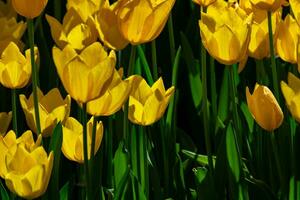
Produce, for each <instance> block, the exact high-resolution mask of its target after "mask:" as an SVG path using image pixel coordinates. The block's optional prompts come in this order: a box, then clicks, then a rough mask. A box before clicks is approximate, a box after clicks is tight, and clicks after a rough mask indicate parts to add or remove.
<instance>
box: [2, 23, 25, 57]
mask: <svg viewBox="0 0 300 200" xmlns="http://www.w3.org/2000/svg"><path fill="white" fill-rule="evenodd" d="M0 30H1V34H0V54H2V52H3V50H4V49H5V48H6V47H7V45H8V44H9V43H10V42H14V43H16V44H17V45H18V46H19V47H20V48H22V47H23V46H24V45H23V43H22V42H21V40H20V39H21V37H22V36H23V34H24V32H25V30H26V23H24V22H23V21H20V22H17V21H16V19H15V18H14V17H12V18H6V17H0Z"/></svg>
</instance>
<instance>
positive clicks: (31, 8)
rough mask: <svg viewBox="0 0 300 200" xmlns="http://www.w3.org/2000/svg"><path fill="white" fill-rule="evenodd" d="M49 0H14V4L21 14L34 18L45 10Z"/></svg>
mask: <svg viewBox="0 0 300 200" xmlns="http://www.w3.org/2000/svg"><path fill="white" fill-rule="evenodd" d="M47 2H48V0H12V5H13V7H14V9H15V10H16V12H17V13H18V14H19V15H22V16H24V17H27V18H29V19H33V18H35V17H38V16H39V15H40V14H41V13H42V12H43V10H44V9H45V7H46V5H47Z"/></svg>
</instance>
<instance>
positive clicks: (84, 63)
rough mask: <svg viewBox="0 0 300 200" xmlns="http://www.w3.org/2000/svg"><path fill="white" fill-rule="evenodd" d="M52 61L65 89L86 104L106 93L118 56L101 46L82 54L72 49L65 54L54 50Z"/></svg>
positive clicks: (94, 44) (68, 46)
mask: <svg viewBox="0 0 300 200" xmlns="http://www.w3.org/2000/svg"><path fill="white" fill-rule="evenodd" d="M95 55H96V56H95ZM53 59H54V63H55V65H56V69H57V72H58V75H59V77H60V80H61V81H62V83H63V85H64V88H65V89H66V91H67V92H68V93H69V94H70V95H71V97H72V98H73V99H75V100H76V101H77V102H79V103H87V102H88V101H91V100H93V99H96V98H98V97H99V96H100V95H101V94H103V93H104V92H105V91H106V89H107V87H108V85H109V84H108V83H109V82H110V81H111V78H112V76H113V72H114V68H115V64H116V54H115V52H114V51H110V52H109V54H108V53H107V52H106V51H105V50H104V48H103V47H102V45H101V44H100V43H99V42H95V43H93V44H91V45H90V46H88V47H87V48H85V49H84V50H83V51H82V52H81V53H80V54H77V52H76V51H75V50H74V49H73V48H72V47H71V46H70V45H67V46H66V47H65V48H64V49H63V50H60V49H58V48H57V47H54V48H53ZM79 75H80V78H78V76H79Z"/></svg>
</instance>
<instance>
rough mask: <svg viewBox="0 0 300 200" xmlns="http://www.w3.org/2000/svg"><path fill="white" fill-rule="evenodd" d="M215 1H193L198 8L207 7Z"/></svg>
mask: <svg viewBox="0 0 300 200" xmlns="http://www.w3.org/2000/svg"><path fill="white" fill-rule="evenodd" d="M215 1H216V0H193V2H194V3H196V4H198V5H199V6H203V7H207V6H209V5H210V4H212V3H214V2H215Z"/></svg>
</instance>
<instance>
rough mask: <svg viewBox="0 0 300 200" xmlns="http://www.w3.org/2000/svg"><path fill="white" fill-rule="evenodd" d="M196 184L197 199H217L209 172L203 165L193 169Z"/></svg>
mask: <svg viewBox="0 0 300 200" xmlns="http://www.w3.org/2000/svg"><path fill="white" fill-rule="evenodd" d="M193 172H194V175H195V181H196V186H197V195H198V199H212V200H213V199H217V196H216V192H215V187H214V185H213V182H212V181H211V180H213V179H212V178H211V177H210V173H208V170H207V169H206V168H204V167H197V168H195V169H193Z"/></svg>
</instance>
